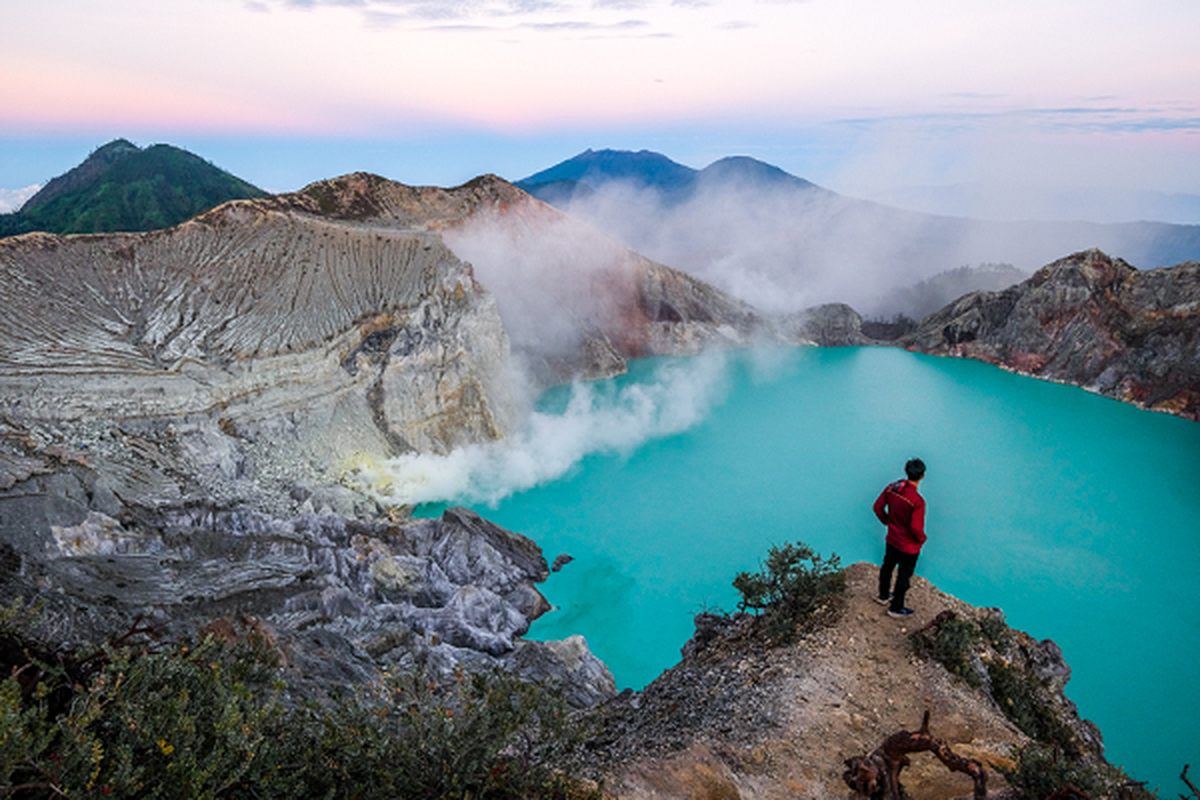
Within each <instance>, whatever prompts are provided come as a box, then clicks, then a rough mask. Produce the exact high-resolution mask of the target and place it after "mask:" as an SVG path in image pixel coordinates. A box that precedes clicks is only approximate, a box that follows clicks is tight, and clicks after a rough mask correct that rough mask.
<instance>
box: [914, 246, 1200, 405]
mask: <svg viewBox="0 0 1200 800" xmlns="http://www.w3.org/2000/svg"><path fill="white" fill-rule="evenodd" d="M899 343H900V344H901V345H903V346H904V347H906V348H908V349H910V350H919V351H921V352H925V353H934V354H939V355H954V356H962V357H967V358H977V359H980V360H983V361H988V362H990V363H993V364H998V365H1000V366H1003V367H1005V368H1007V369H1012V370H1014V371H1017V372H1021V373H1024V374H1028V375H1033V376H1037V377H1042V378H1048V379H1050V380H1056V381H1062V382H1065V383H1072V384H1075V385H1077V386H1082V387H1084V388H1086V389H1089V390H1091V391H1094V392H1097V393H1099V394H1102V395H1104V396H1106V397H1112V398H1115V399H1117V400H1122V401H1125V402H1128V403H1134V404H1136V405H1139V406H1142V407H1144V408H1151V409H1154V410H1156V411H1165V412H1168V413H1171V414H1177V415H1179V416H1183V417H1186V418H1188V419H1200V262H1194V261H1192V262H1187V263H1184V264H1179V265H1177V266H1174V267H1168V268H1161V269H1154V270H1148V271H1145V272H1140V271H1138V270H1136V269H1134V268H1133V267H1131V266H1129V265H1128V264H1126V263H1125V262H1124V261H1121V260H1120V259H1115V258H1110V257H1108V256H1106V255H1105V254H1104V253H1101V252H1100V251H1099V250H1089V251H1086V252H1082V253H1076V254H1075V255H1072V256H1069V257H1067V258H1064V259H1061V260H1059V261H1056V262H1054V263H1053V264H1050V265H1048V266H1046V267H1043V268H1042V269H1040V270H1039V271H1038V272H1037V273H1036V274H1034V275H1033V277H1031V278H1030V279H1029V280H1027V281H1025V282H1023V283H1020V284H1018V285H1016V286H1013V287H1010V288H1008V289H1005V290H1004V291H1002V292H975V293H972V294H969V295H966V296H965V297H962V298H960V299H958V300H957V301H955V302H954V303H951V304H950V305H948V306H946V307H945V308H943V309H942V310H941V311H938V312H937V313H935V314H931V315H930V316H928V317H926V318H925V319H924V320H922V321H921V324H920V325H919V326H918V328H917V330H915V331H913V332H912V333H911V334H908V335H907V336H905V337H903V338H901V339H900V340H899Z"/></svg>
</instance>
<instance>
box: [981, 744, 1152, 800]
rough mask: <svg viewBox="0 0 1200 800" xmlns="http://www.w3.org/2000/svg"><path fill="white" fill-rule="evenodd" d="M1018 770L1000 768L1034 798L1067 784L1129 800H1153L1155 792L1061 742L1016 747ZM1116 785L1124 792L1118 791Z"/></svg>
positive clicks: (1042, 799)
mask: <svg viewBox="0 0 1200 800" xmlns="http://www.w3.org/2000/svg"><path fill="white" fill-rule="evenodd" d="M1013 761H1014V763H1015V764H1016V767H1015V768H1014V769H1006V768H1004V767H998V769H999V771H1000V773H1001V774H1002V775H1003V776H1004V780H1005V781H1007V782H1008V784H1009V786H1012V787H1014V788H1016V789H1018V790H1019V791H1020V792H1021V794H1022V795H1023V796H1024V797H1027V798H1030V800H1046V798H1048V797H1050V796H1051V795H1053V794H1054V793H1055V792H1058V791H1060V790H1061V789H1063V788H1064V787H1067V786H1073V787H1075V788H1076V789H1078V790H1080V791H1082V792H1083V793H1084V794H1085V795H1087V796H1088V797H1103V796H1114V797H1116V796H1119V797H1122V798H1124V799H1125V800H1153V799H1154V798H1155V795H1154V794H1152V793H1150V792H1148V791H1146V789H1145V788H1144V787H1143V786H1142V785H1141V784H1139V783H1137V782H1135V781H1131V780H1129V778H1128V776H1126V775H1125V774H1124V773H1123V772H1122V771H1121V770H1119V769H1117V768H1115V767H1111V766H1108V765H1098V764H1093V763H1091V762H1089V761H1087V760H1085V759H1083V758H1079V757H1072V756H1069V755H1067V754H1066V753H1065V752H1063V751H1062V750H1061V749H1060V748H1059V747H1058V746H1057V745H1053V744H1045V743H1043V742H1030V743H1029V744H1027V745H1025V746H1024V747H1019V748H1013ZM1113 787H1119V789H1120V791H1119V792H1117V793H1114V792H1113V791H1112V788H1113Z"/></svg>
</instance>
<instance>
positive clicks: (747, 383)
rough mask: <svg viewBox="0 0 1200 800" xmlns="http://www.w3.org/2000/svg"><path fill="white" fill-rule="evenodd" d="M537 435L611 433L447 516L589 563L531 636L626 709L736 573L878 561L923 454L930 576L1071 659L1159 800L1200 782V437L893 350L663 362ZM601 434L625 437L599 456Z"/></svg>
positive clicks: (605, 387) (977, 366) (573, 574)
mask: <svg viewBox="0 0 1200 800" xmlns="http://www.w3.org/2000/svg"><path fill="white" fill-rule="evenodd" d="M656 404H657V405H656ZM675 406H679V407H678V408H677V407H675ZM612 409H625V410H626V411H628V412H629V413H628V414H625V415H624V416H622V415H620V414H618V415H616V416H608V417H606V416H605V414H608V413H609V412H611V411H612ZM540 412H541V413H540V414H539V415H538V417H539V419H540V421H541V422H542V423H547V424H548V423H549V422H553V421H554V420H555V419H558V420H560V421H562V420H564V419H567V418H571V417H572V415H575V416H576V417H578V418H579V425H581V426H585V427H586V426H587V425H591V426H592V428H588V429H587V430H589V431H591V432H590V433H586V434H579V436H580V437H581V438H580V441H582V442H583V444H580V445H579V446H578V447H579V450H578V457H577V458H575V459H574V460H573V461H572V462H571V463H573V466H569V467H565V468H563V469H565V472H564V471H562V469H560V470H558V472H560V473H561V474H559V475H558V477H556V478H553V479H550V480H545V479H544V478H532V479H530V480H529V481H527V482H526V484H525V485H532V484H533V483H534V482H536V481H537V480H543V482H542V483H540V484H538V485H533V486H532V488H525V489H523V490H521V491H516V492H515V493H512V494H509V495H507V496H505V497H502V498H501V499H498V500H497V499H494V498H497V497H500V496H501V495H503V492H502V491H500V492H497V491H495V490H494V487H493V489H492V490H491V493H490V495H489V494H487V493H485V494H483V495H481V494H479V493H475V494H472V493H471V492H466V493H464V494H462V495H460V496H459V497H457V498H452V499H451V501H452V502H467V503H469V504H470V505H472V506H473V507H474V508H476V509H477V510H478V511H479V512H480V513H482V514H484V515H485V516H487V517H488V518H489V519H492V520H494V521H495V522H497V523H498V524H500V525H503V526H505V527H507V528H510V529H512V530H516V531H519V532H521V533H524V534H525V535H527V536H529V537H531V538H532V539H534V540H535V541H537V542H538V543H539V544H540V545H541V546H542V548H543V549H544V551H545V552H546V555H547V557H548V558H549V559H553V558H554V557H555V556H556V555H557V554H559V553H568V554H570V555H571V556H573V557H574V558H575V560H574V561H573V562H572V563H570V564H568V565H567V566H566V567H564V568H563V569H562V571H561V572H559V573H555V574H553V575H552V576H551V578H550V579H549V581H548V582H547V583H546V584H545V586H544V593H545V594H546V596H547V597H548V598H549V599H550V601H551V602H552V603H553V604H554V605H555V606H556V607H557V608H556V610H555V611H553V612H551V613H549V614H547V615H546V616H545V617H543V618H542V619H541V620H539V621H538V622H537V623H535V625H534V627H533V629H532V630H531V631H530V636H531V637H532V638H540V639H554V638H562V637H565V636H568V635H571V634H577V633H578V634H583V635H584V636H585V637H586V638H587V641H588V644H589V645H590V647H591V648H592V650H593V651H594V652H595V653H596V654H597V655H598V656H599V657H600V658H602V659H603V660H604V661H605V662H606V663H607V664H608V665H609V667H610V668H611V669H612V671H613V674H614V676H615V677H616V679H617V684H618V686H620V687H633V688H640V687H642V686H644V685H645V684H646V683H648V682H649V681H651V680H653V679H654V678H655V677H656V676H657V675H658V674H659V673H661V672H662V670H664V669H665V668H667V667H669V666H671V665H672V664H674V663H676V662H677V661H678V659H679V649H680V647H681V646H682V645H683V643H684V642H685V641H686V640H687V639H688V638H689V636H690V635H691V633H692V617H693V616H694V615H695V614H696V613H697V612H699V611H702V610H704V609H706V608H714V607H720V608H723V609H732V608H733V607H734V606H735V603H736V593H735V592H734V590H733V589H732V587H731V585H730V582H731V580H732V579H733V576H734V574H735V573H736V572H738V571H740V570H751V569H757V567H758V563H759V559H760V558H761V557H762V556H764V555H765V553H766V550H767V548H768V547H769V546H770V545H771V544H779V543H783V542H785V541H795V540H802V541H804V542H807V543H808V544H810V545H812V546H813V547H814V548H815V549H816V550H817V551H818V552H820V553H822V554H824V555H828V554H830V553H837V554H838V555H839V556H840V557H841V559H842V562H843V563H851V562H854V561H859V560H866V561H876V560H877V559H878V558H879V557H880V556H881V554H882V549H883V545H882V541H883V529H882V526H880V525H879V524H878V523H877V522H876V520H875V518H874V516H873V515H872V513H871V503H872V501H873V500H874V499H875V496H876V495H877V493H878V492H879V490H880V489H881V488H882V487H883V485H884V484H885V483H886V482H888V481H890V480H893V479H895V478H897V477H899V476H900V473H901V470H902V465H903V463H904V461H905V459H907V458H909V457H911V456H914V455H916V456H920V457H922V458H923V459H924V460H925V461H926V463H927V464H928V465H929V472H928V475H927V477H926V480H925V481H924V482H923V483H922V486H921V489H922V493H923V494H924V495H925V497H926V499H927V501H928V504H929V511H928V520H927V529H928V532H929V542H928V543H927V545H926V547H925V549H924V551H923V553H922V556H921V560H920V563H919V564H918V567H917V573H918V575H921V576H924V577H926V578H928V579H929V580H930V581H932V582H933V583H935V584H936V585H937V586H938V587H939V588H941V589H943V590H944V591H947V592H950V593H952V594H954V595H956V596H958V597H960V598H962V599H963V600H965V601H967V602H969V603H972V604H975V605H979V606H998V607H1000V608H1002V609H1003V610H1004V612H1005V613H1006V615H1007V617H1008V621H1009V623H1010V624H1011V625H1012V626H1014V627H1016V628H1020V629H1023V630H1025V631H1028V632H1029V633H1030V634H1032V635H1033V636H1035V637H1038V638H1049V639H1053V640H1054V641H1055V642H1057V643H1058V644H1059V645H1060V646H1061V647H1062V649H1063V652H1064V654H1065V657H1066V659H1067V662H1068V663H1069V664H1070V665H1071V667H1072V669H1073V676H1072V679H1071V681H1070V683H1069V684H1068V686H1067V693H1068V696H1070V697H1071V699H1072V700H1074V701H1075V702H1076V704H1077V705H1078V706H1079V710H1080V714H1081V715H1082V716H1084V717H1086V718H1088V719H1092V720H1094V721H1095V722H1096V723H1097V724H1099V725H1100V727H1101V730H1102V731H1103V732H1104V735H1105V742H1106V744H1107V748H1108V750H1107V755H1108V757H1109V760H1110V761H1112V762H1113V763H1116V764H1119V765H1122V766H1124V767H1125V768H1126V770H1127V771H1128V772H1129V773H1130V774H1131V775H1132V776H1133V777H1135V778H1137V779H1140V780H1147V781H1149V782H1150V783H1149V788H1151V789H1153V788H1155V787H1161V788H1162V789H1163V790H1165V791H1167V792H1168V793H1172V792H1175V791H1176V790H1177V789H1178V788H1179V786H1177V785H1176V784H1178V783H1179V781H1178V775H1179V772H1180V770H1181V769H1182V767H1183V765H1184V764H1185V763H1194V762H1195V761H1196V760H1197V759H1200V736H1197V734H1196V720H1197V719H1200V682H1198V681H1197V675H1198V672H1197V664H1200V599H1198V598H1197V593H1196V587H1197V585H1198V583H1197V575H1196V573H1197V571H1198V570H1200V536H1198V535H1197V525H1198V523H1197V521H1198V520H1200V425H1197V424H1196V423H1194V422H1188V421H1185V420H1181V419H1176V418H1172V417H1169V416H1164V415H1160V414H1154V413H1150V412H1146V411H1141V410H1139V409H1136V408H1133V407H1131V406H1127V405H1124V404H1121V403H1117V402H1114V401H1111V400H1106V399H1103V398H1100V397H1097V396H1094V395H1091V394H1089V393H1087V392H1085V391H1083V390H1081V389H1078V388H1075V387H1070V386H1062V385H1057V384H1052V383H1047V382H1042V381H1037V380H1033V379H1029V378H1024V377H1020V376H1017V375H1013V374H1010V373H1007V372H1004V371H1002V370H1000V369H997V368H995V367H992V366H989V365H986V364H981V363H977V362H973V361H963V360H953V359H939V358H932V357H927V356H921V355H914V354H910V353H906V352H903V351H899V350H894V349H875V348H847V349H818V348H788V349H783V350H773V351H769V352H758V353H743V354H735V355H725V356H716V357H712V358H700V359H651V360H647V361H641V362H637V363H634V364H633V365H631V370H630V374H629V375H626V376H623V377H621V378H618V379H616V380H613V381H605V382H601V383H599V384H590V385H588V386H587V387H584V388H580V387H576V388H574V389H572V388H569V387H562V388H560V389H556V390H554V391H552V392H550V393H548V394H547V395H546V396H545V397H544V398H542V401H541V407H540ZM589 415H590V417H589ZM589 420H590V421H589ZM597 420H599V421H597ZM606 420H607V421H606ZM647 420H649V421H648V422H647ZM564 424H565V423H564ZM605 425H608V426H615V427H618V428H620V429H621V430H620V431H619V433H618V434H617V435H614V434H613V433H612V432H611V431H610V432H609V433H608V435H607V438H605V437H600V439H599V441H600V443H599V444H597V445H595V446H591V447H589V446H588V444H587V441H588V437H589V436H593V435H594V434H595V433H596V431H597V430H602V429H603V428H604V426H605ZM639 425H642V426H643V428H642V430H641V431H640V432H639V430H638V426H639ZM569 430H571V431H577V430H578V427H571V428H569ZM572 436H576V434H575V433H557V434H556V433H552V434H549V435H548V438H550V439H553V440H556V441H557V440H562V439H566V438H571V437H572ZM529 458H530V459H531V460H532V461H534V462H537V463H545V462H546V461H548V460H553V459H550V458H549V457H548V456H545V455H538V454H534V455H532V456H530V457H529ZM568 460H569V459H568ZM501 471H504V470H503V469H501ZM539 474H540V473H539ZM487 496H490V497H491V498H493V499H491V500H480V499H478V498H479V497H487ZM473 498H475V499H474V501H473V502H472V499H473ZM437 510H438V509H437V507H433V506H426V507H424V508H422V509H421V511H422V513H434V512H436V511H437ZM917 612H918V614H920V612H921V609H917ZM881 613H882V612H881ZM902 722H911V723H915V722H917V721H916V720H907V721H902Z"/></svg>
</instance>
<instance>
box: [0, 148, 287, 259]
mask: <svg viewBox="0 0 1200 800" xmlns="http://www.w3.org/2000/svg"><path fill="white" fill-rule="evenodd" d="M265 195H266V193H265V192H263V191H262V190H261V189H258V188H256V187H255V186H252V185H250V184H249V183H246V182H245V181H243V180H241V179H240V178H237V177H234V176H233V175H230V174H229V173H228V172H225V171H223V170H221V169H218V168H217V167H215V166H213V165H212V164H210V163H208V162H207V161H205V160H204V159H202V158H200V157H198V156H196V155H193V154H192V153H189V152H187V151H186V150H181V149H179V148H177V147H172V146H171V145H166V144H156V145H153V146H151V147H147V148H145V149H144V150H143V149H139V148H137V147H135V146H134V145H132V144H130V143H129V142H126V141H124V140H120V139H118V140H117V141H115V142H110V143H109V144H107V145H105V146H104V147H102V148H99V149H98V150H96V151H95V152H94V153H92V155H91V156H89V157H88V159H87V160H86V161H84V162H83V163H82V164H80V165H79V166H78V167H75V168H74V169H73V170H71V171H69V172H67V173H66V174H65V175H62V176H59V177H58V178H55V179H54V180H52V181H50V182H49V183H47V185H46V186H45V187H44V188H43V189H42V191H40V192H38V193H37V194H36V195H34V196H33V197H31V198H30V199H29V201H28V202H26V203H25V205H24V206H23V207H22V208H21V209H20V210H19V211H17V212H15V213H12V214H0V236H12V235H15V234H19V233H28V232H30V231H46V232H49V233H109V232H114V231H149V230H156V229H159V228H168V227H171V226H172V225H178V224H179V223H181V222H184V221H186V220H188V219H191V218H192V217H194V216H196V215H197V214H201V213H203V212H205V211H207V210H209V209H211V208H214V207H216V206H218V205H220V204H221V203H224V202H226V201H227V200H235V199H244V198H254V197H264V196H265Z"/></svg>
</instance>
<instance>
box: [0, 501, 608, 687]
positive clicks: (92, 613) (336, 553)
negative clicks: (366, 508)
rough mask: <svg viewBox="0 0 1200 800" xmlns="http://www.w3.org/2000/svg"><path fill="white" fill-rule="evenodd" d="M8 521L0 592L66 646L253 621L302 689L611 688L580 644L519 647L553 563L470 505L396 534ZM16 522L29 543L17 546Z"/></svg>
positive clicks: (220, 520)
mask: <svg viewBox="0 0 1200 800" xmlns="http://www.w3.org/2000/svg"><path fill="white" fill-rule="evenodd" d="M0 515H2V516H0V533H2V534H3V538H4V541H5V542H6V543H8V544H7V551H6V552H7V554H8V556H9V558H8V559H7V561H6V563H7V568H6V570H5V571H4V574H3V575H0V587H2V588H3V590H4V593H5V595H7V596H12V595H16V594H32V593H34V592H36V593H37V594H38V595H39V596H41V597H42V598H43V599H45V600H46V601H47V602H48V603H49V609H50V611H49V614H50V616H51V617H52V618H53V620H54V624H56V625H57V626H58V627H59V635H60V636H61V638H62V640H63V642H64V644H67V645H68V646H69V645H70V643H71V642H80V641H86V640H96V639H99V638H102V637H103V636H105V635H108V634H109V633H111V632H112V631H113V630H119V626H120V625H121V624H125V625H128V624H130V623H131V622H132V620H133V619H134V618H135V617H137V616H138V615H141V616H142V617H143V618H145V619H148V620H150V621H151V623H152V624H154V625H155V626H156V627H157V628H158V630H159V632H160V634H162V635H166V636H175V635H186V634H193V633H194V632H195V631H197V630H199V629H201V628H203V627H204V626H205V625H208V624H210V623H211V622H212V621H213V620H220V619H226V620H230V619H231V620H242V621H247V620H253V624H254V625H255V626H256V628H257V629H258V630H263V631H266V632H267V633H268V635H269V636H270V638H271V640H272V641H273V642H274V643H275V645H276V647H277V648H278V650H279V652H280V653H281V654H282V656H283V658H284V660H285V662H286V664H287V674H288V676H289V677H290V678H291V680H292V681H293V682H294V683H295V684H296V685H298V686H302V687H303V686H308V687H314V688H329V687H330V686H333V685H338V684H339V683H343V682H345V681H346V680H353V681H364V680H368V679H370V678H372V677H374V675H375V674H376V673H377V672H378V671H379V670H382V669H385V668H398V669H409V670H418V671H424V672H427V673H431V674H437V675H439V676H443V677H445V676H448V675H449V674H450V673H452V672H453V670H454V669H455V668H456V667H458V666H460V665H461V666H463V667H465V668H467V669H468V670H482V669H490V668H495V667H498V668H501V669H506V670H509V671H512V672H515V673H517V674H520V675H522V676H524V677H529V678H537V679H539V680H547V681H553V682H555V683H558V684H559V685H561V686H563V687H564V689H565V690H566V692H567V695H568V697H569V698H573V699H572V702H577V703H580V704H586V703H592V702H596V701H597V700H599V699H602V698H604V697H607V696H609V695H611V694H613V693H614V692H615V686H614V684H613V679H612V675H611V674H610V673H609V672H608V670H607V668H605V667H604V665H603V664H602V663H600V662H599V661H598V660H597V659H596V658H595V656H593V655H592V654H591V653H590V652H588V651H587V648H586V646H582V647H580V646H578V643H575V642H567V643H558V642H550V643H542V642H532V641H523V640H521V638H520V637H521V636H522V635H523V634H525V633H526V632H527V631H528V629H529V625H530V623H531V622H532V621H533V620H535V619H536V618H537V617H539V616H541V615H542V614H543V613H545V612H546V611H547V610H549V608H550V606H549V604H548V603H547V602H546V600H545V598H543V597H542V595H541V593H540V592H538V591H537V588H536V586H535V584H536V583H538V582H541V581H544V580H545V579H546V577H547V576H548V575H549V574H550V570H549V567H548V565H547V563H546V559H545V558H544V557H543V556H542V553H541V550H540V549H539V548H538V547H537V545H535V544H534V543H533V542H532V541H530V540H529V539H527V538H525V537H523V536H520V535H519V534H516V533H512V532H510V531H506V530H504V529H502V528H500V527H498V526H496V525H493V524H491V523H489V522H487V521H486V520H483V519H482V518H480V517H479V516H478V515H477V514H475V513H474V512H471V511H469V510H466V509H461V508H456V509H450V510H449V511H447V512H446V513H445V514H444V515H443V516H442V517H441V518H439V519H423V520H413V521H409V522H408V523H405V524H403V525H393V524H387V523H382V522H376V523H368V522H361V521H355V520H350V519H346V518H344V517H340V516H338V515H335V514H305V515H302V516H299V517H295V518H291V519H280V518H276V517H272V516H269V515H266V514H261V513H257V512H251V511H246V510H238V509H230V510H220V509H216V508H213V507H206V506H192V507H181V508H175V509H170V510H158V511H147V510H142V511H139V512H138V513H136V514H127V515H126V516H125V517H124V518H122V519H121V520H117V519H114V518H112V517H109V516H107V515H105V514H103V513H100V512H97V511H90V512H87V514H86V516H84V517H83V519H81V520H80V521H79V522H78V523H76V524H69V525H60V524H55V523H53V522H49V518H51V517H53V516H56V510H55V509H48V510H47V511H46V513H45V514H44V516H43V518H42V519H35V518H31V517H30V516H26V517H25V518H21V516H20V512H19V509H18V507H17V506H14V505H13V501H12V500H11V499H7V498H6V499H4V500H0ZM58 516H61V514H58ZM18 526H23V530H24V534H25V535H24V536H21V537H18V536H13V535H12V534H13V533H14V529H15V528H16V527H18Z"/></svg>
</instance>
